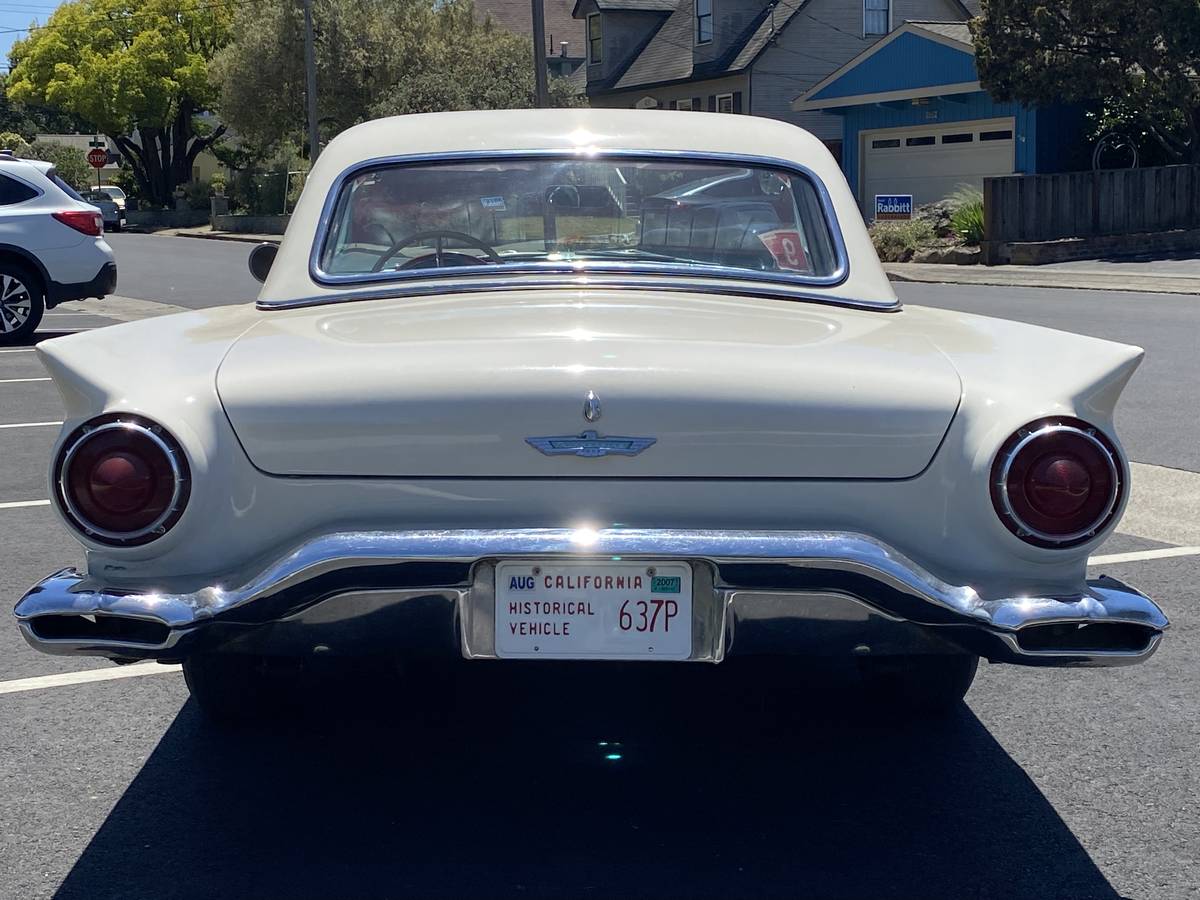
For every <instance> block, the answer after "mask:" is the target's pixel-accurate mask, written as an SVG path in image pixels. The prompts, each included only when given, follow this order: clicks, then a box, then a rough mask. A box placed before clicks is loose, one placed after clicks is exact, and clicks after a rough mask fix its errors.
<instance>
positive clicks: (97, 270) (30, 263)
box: [0, 151, 117, 344]
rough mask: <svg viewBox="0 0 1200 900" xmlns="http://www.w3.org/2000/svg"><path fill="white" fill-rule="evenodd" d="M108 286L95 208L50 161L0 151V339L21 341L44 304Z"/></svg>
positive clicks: (110, 275) (112, 266)
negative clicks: (57, 173)
mask: <svg viewBox="0 0 1200 900" xmlns="http://www.w3.org/2000/svg"><path fill="white" fill-rule="evenodd" d="M116 286H117V264H116V262H114V261H113V252H112V248H111V247H109V246H108V244H107V243H106V242H105V240H104V220H103V218H102V217H101V214H100V211H99V210H98V209H96V207H94V206H91V205H90V204H88V203H86V202H84V200H83V199H82V198H81V197H80V196H79V194H77V193H76V192H75V191H74V190H73V189H72V188H71V186H70V185H68V184H67V183H66V182H65V181H63V180H62V179H61V178H59V177H58V176H57V175H56V174H55V172H54V167H53V165H51V164H50V163H47V162H40V161H38V160H34V159H17V158H15V157H14V156H13V155H12V153H11V152H7V151H0V343H3V344H12V343H17V342H19V341H22V340H26V339H27V338H28V337H29V336H30V335H32V334H33V331H34V329H36V328H37V327H38V323H40V322H41V320H42V313H43V312H45V311H46V310H47V309H50V308H52V307H55V306H57V305H58V304H60V303H65V302H66V301H68V300H82V299H83V298H84V297H103V296H104V295H105V294H109V293H111V292H112V290H113V289H114V288H115V287H116Z"/></svg>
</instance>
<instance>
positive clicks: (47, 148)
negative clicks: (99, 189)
mask: <svg viewBox="0 0 1200 900" xmlns="http://www.w3.org/2000/svg"><path fill="white" fill-rule="evenodd" d="M17 155H18V156H22V157H24V158H25V159H40V160H43V161H44V162H49V163H54V168H55V170H57V172H58V177H59V178H61V179H62V180H63V181H65V182H66V183H67V184H69V185H71V187H73V188H75V190H77V191H82V190H87V188H88V187H90V186H92V185H94V184H95V183H96V170H95V169H93V168H92V167H91V166H90V165H89V164H88V161H87V155H86V154H85V153H84V152H83V151H82V150H80V149H79V148H78V147H68V146H67V145H66V144H60V143H58V141H34V142H33V143H32V144H30V145H29V146H28V148H27V149H26V150H25V151H24V152H20V153H18V154H17Z"/></svg>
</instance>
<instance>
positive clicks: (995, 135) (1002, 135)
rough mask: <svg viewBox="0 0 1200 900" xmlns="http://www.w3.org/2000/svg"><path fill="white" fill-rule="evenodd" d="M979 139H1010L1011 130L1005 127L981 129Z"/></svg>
mask: <svg viewBox="0 0 1200 900" xmlns="http://www.w3.org/2000/svg"><path fill="white" fill-rule="evenodd" d="M979 139H980V140H981V141H1011V140H1012V132H1011V131H1009V130H1007V129H1006V130H1004V131H981V132H980V133H979Z"/></svg>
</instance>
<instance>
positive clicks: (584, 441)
mask: <svg viewBox="0 0 1200 900" xmlns="http://www.w3.org/2000/svg"><path fill="white" fill-rule="evenodd" d="M655 440H656V439H655V438H651V437H616V436H613V435H599V434H597V433H596V432H594V431H585V432H584V433H583V434H580V435H569V434H567V435H562V436H560V437H528V438H525V442H526V443H527V444H529V445H530V446H532V447H534V448H536V449H538V450H540V451H541V452H542V453H545V454H546V455H547V456H583V457H587V458H594V457H597V456H609V455H612V456H637V455H638V454H639V453H641V452H642V451H643V450H645V449H646V448H647V447H649V446H650V445H651V444H653V443H654V442H655Z"/></svg>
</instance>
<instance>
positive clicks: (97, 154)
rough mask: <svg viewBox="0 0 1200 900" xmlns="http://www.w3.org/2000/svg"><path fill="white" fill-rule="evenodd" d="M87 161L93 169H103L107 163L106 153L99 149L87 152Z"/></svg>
mask: <svg viewBox="0 0 1200 900" xmlns="http://www.w3.org/2000/svg"><path fill="white" fill-rule="evenodd" d="M87 161H88V162H89V163H91V166H92V168H93V169H103V168H104V166H105V165H107V163H108V151H107V150H101V149H100V148H99V147H97V148H96V149H94V150H89V151H88V155H87Z"/></svg>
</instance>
